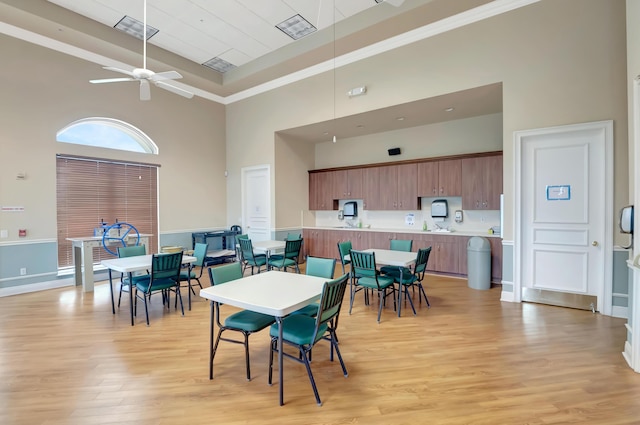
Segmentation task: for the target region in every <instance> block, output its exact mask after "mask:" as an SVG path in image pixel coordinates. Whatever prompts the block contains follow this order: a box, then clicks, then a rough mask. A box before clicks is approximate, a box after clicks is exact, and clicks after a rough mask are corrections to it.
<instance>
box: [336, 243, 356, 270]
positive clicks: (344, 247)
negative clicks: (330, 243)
mask: <svg viewBox="0 0 640 425" xmlns="http://www.w3.org/2000/svg"><path fill="white" fill-rule="evenodd" d="M352 248H353V247H352V246H351V241H344V242H338V254H340V263H341V264H342V273H343V274H344V273H346V272H347V271H346V270H345V267H344V266H346V265H347V264H351V260H345V258H344V257H345V256H346V255H349V252H350V251H351V249H352Z"/></svg>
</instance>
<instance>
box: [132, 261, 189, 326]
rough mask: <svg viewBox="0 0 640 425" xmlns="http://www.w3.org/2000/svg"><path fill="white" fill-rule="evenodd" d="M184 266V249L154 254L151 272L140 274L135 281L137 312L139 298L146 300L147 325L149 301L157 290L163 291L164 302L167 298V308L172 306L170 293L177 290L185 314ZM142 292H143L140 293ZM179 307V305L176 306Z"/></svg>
mask: <svg viewBox="0 0 640 425" xmlns="http://www.w3.org/2000/svg"><path fill="white" fill-rule="evenodd" d="M181 267H182V251H180V252H176V253H173V254H153V257H152V259H151V274H149V275H147V276H140V278H139V279H138V280H137V281H135V288H136V304H135V312H136V313H137V310H138V298H141V299H143V300H144V312H145V314H146V316H147V326H149V307H148V301H147V300H150V299H151V295H152V294H153V293H155V292H162V294H163V296H162V300H163V303H164V301H165V300H166V303H167V308H169V309H170V308H171V303H170V302H169V301H170V295H171V292H175V294H176V297H177V298H178V299H179V300H180V309H181V310H182V315H183V316H184V306H183V305H182V296H181V295H180V269H181ZM139 293H141V294H139ZM176 308H177V306H176Z"/></svg>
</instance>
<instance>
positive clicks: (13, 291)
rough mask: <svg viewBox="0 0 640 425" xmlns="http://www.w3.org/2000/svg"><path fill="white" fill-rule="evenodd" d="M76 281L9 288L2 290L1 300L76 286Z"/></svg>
mask: <svg viewBox="0 0 640 425" xmlns="http://www.w3.org/2000/svg"><path fill="white" fill-rule="evenodd" d="M74 285H75V279H74V278H73V277H72V278H70V279H56V280H51V281H48V282H38V283H30V284H27V285H18V286H10V287H8V288H0V298H1V297H10V296H12V295H20V294H28V293H30V292H38V291H46V290H47V289H56V288H63V287H65V286H74Z"/></svg>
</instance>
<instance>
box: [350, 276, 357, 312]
mask: <svg viewBox="0 0 640 425" xmlns="http://www.w3.org/2000/svg"><path fill="white" fill-rule="evenodd" d="M354 286H355V285H354V284H353V279H352V280H351V282H349V292H350V293H351V297H350V299H349V314H351V309H352V308H353V299H354V298H355V296H356V294H355V293H354V292H353V289H354Z"/></svg>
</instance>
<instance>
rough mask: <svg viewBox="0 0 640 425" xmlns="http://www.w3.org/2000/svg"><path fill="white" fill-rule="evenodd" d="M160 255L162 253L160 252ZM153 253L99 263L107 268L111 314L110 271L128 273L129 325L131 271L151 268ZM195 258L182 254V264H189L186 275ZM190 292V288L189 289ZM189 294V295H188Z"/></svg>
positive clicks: (113, 309) (113, 305)
mask: <svg viewBox="0 0 640 425" xmlns="http://www.w3.org/2000/svg"><path fill="white" fill-rule="evenodd" d="M161 255H162V254H161ZM152 258H153V255H152V254H149V255H136V256H133V257H123V258H112V259H110V260H102V261H101V262H100V264H102V265H103V266H104V267H106V268H107V269H108V270H109V289H110V291H111V311H112V312H113V314H116V305H115V301H114V298H113V279H112V276H111V271H112V270H113V271H117V272H120V273H127V274H128V275H129V283H130V285H129V312H130V313H131V326H133V325H134V321H133V288H132V286H133V285H132V283H133V273H135V272H139V271H146V270H150V269H151V262H152V260H151V259H152ZM196 260H197V258H196V257H193V256H191V255H183V256H182V264H188V265H189V272H188V273H187V275H188V276H190V275H191V264H192V263H194V262H195V261H196ZM188 279H189V283H191V278H190V277H189V278H188ZM189 286H190V285H189ZM189 292H190V290H189ZM189 296H191V295H189Z"/></svg>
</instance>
